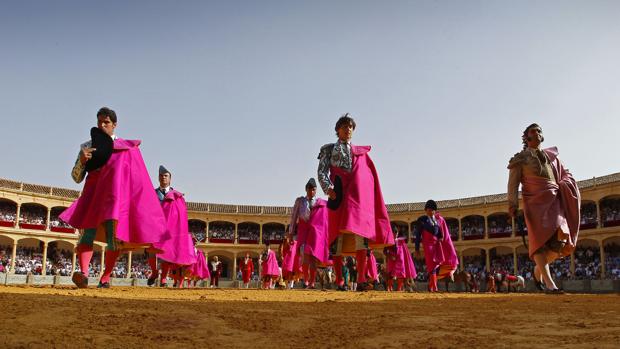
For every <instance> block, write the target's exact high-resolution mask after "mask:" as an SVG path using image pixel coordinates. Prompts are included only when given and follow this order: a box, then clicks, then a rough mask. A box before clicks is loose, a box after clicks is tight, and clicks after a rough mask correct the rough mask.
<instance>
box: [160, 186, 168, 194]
mask: <svg viewBox="0 0 620 349" xmlns="http://www.w3.org/2000/svg"><path fill="white" fill-rule="evenodd" d="M159 190H160V191H163V192H165V193H167V192H169V191H170V186H167V187H165V188H162V187H159Z"/></svg>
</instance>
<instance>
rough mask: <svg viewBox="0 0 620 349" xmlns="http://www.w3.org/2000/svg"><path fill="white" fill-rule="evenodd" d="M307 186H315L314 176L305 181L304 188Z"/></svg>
mask: <svg viewBox="0 0 620 349" xmlns="http://www.w3.org/2000/svg"><path fill="white" fill-rule="evenodd" d="M308 188H316V181H315V180H314V178H310V179H309V180H308V183H306V189H308Z"/></svg>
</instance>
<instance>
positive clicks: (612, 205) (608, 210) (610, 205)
mask: <svg viewBox="0 0 620 349" xmlns="http://www.w3.org/2000/svg"><path fill="white" fill-rule="evenodd" d="M601 216H602V217H603V223H618V222H620V199H613V200H605V201H604V203H602V204H601Z"/></svg>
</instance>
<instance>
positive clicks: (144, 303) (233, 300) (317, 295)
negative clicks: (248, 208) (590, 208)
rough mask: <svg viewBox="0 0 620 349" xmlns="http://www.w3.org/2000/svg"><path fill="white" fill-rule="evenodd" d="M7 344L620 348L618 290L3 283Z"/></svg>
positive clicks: (1, 325)
mask: <svg viewBox="0 0 620 349" xmlns="http://www.w3.org/2000/svg"><path fill="white" fill-rule="evenodd" d="M0 309H1V314H2V321H0V348H198V347H199V348H290V347H296V348H414V347H416V348H479V347H494V348H524V347H527V348H541V347H544V348H619V347H620V295H617V294H611V295H610V294H608V295H584V294H575V295H561V296H557V295H544V294H526V293H521V294H508V295H506V294H464V293H451V294H446V293H442V294H427V293H391V294H389V293H385V292H365V293H354V292H335V291H301V290H293V291H282V290H273V291H259V290H236V289H183V290H174V289H158V288H142V287H116V288H112V289H107V290H97V289H84V290H78V289H74V288H71V287H64V288H53V287H27V286H21V287H18V286H8V287H7V286H0Z"/></svg>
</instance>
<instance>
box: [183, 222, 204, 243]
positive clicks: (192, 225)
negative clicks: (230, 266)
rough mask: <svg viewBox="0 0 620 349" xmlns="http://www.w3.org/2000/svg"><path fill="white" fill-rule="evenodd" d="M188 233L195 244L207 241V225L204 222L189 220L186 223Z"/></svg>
mask: <svg viewBox="0 0 620 349" xmlns="http://www.w3.org/2000/svg"><path fill="white" fill-rule="evenodd" d="M187 225H188V227H189V231H190V233H191V234H192V235H193V236H194V240H196V241H197V242H204V241H205V240H206V239H207V225H206V224H205V223H204V222H200V221H196V220H189V222H188V223H187Z"/></svg>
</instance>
